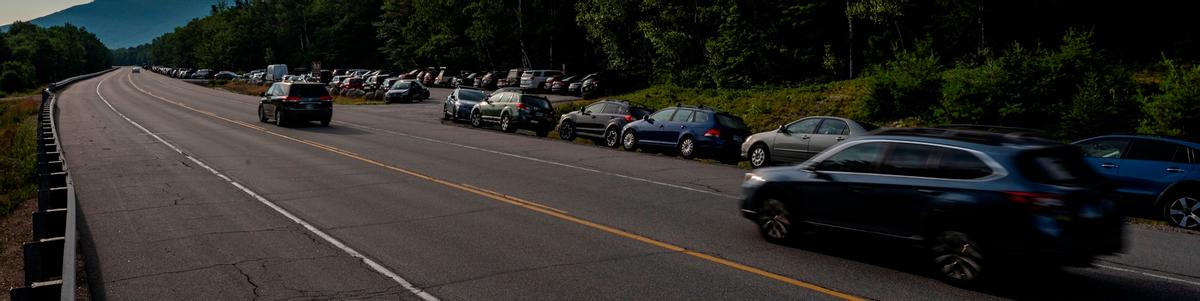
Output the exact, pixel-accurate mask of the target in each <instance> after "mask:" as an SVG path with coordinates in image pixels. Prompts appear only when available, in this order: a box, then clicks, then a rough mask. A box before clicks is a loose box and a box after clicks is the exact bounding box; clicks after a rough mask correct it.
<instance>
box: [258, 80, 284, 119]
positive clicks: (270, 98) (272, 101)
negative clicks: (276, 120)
mask: <svg viewBox="0 0 1200 301" xmlns="http://www.w3.org/2000/svg"><path fill="white" fill-rule="evenodd" d="M280 95H283V89H282V87H281V86H280V85H279V84H273V85H271V88H270V89H267V95H266V96H263V98H262V104H263V111H264V113H265V114H266V115H267V116H275V109H276V108H277V107H278V105H279V103H278V102H279V96H280Z"/></svg>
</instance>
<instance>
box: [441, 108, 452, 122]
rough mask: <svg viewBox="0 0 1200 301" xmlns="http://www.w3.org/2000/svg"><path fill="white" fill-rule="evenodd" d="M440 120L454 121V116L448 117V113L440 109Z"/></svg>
mask: <svg viewBox="0 0 1200 301" xmlns="http://www.w3.org/2000/svg"><path fill="white" fill-rule="evenodd" d="M442 120H454V116H453V115H450V111H446V110H445V109H444V108H443V109H442Z"/></svg>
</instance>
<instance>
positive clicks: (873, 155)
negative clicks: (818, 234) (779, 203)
mask: <svg viewBox="0 0 1200 301" xmlns="http://www.w3.org/2000/svg"><path fill="white" fill-rule="evenodd" d="M886 148H887V143H886V142H877V141H869V142H862V143H858V144H854V145H851V146H849V147H846V148H844V149H841V150H838V151H837V153H835V154H833V155H831V156H829V157H828V158H825V159H823V160H821V161H820V162H817V163H814V165H813V166H812V167H811V168H810V169H811V173H812V177H813V179H812V180H811V181H807V182H802V184H801V185H803V187H801V188H800V189H799V192H798V193H794V194H793V195H794V199H792V200H791V201H792V203H793V204H801V206H800V207H801V209H800V212H803V213H804V214H805V217H806V218H807V219H809V220H811V221H813V222H816V223H821V224H826V225H833V226H838V227H856V225H855V224H854V223H853V222H854V221H856V220H857V219H858V218H857V217H856V216H855V215H856V214H857V212H858V211H859V210H862V209H866V208H858V207H856V206H857V205H858V204H861V203H863V202H864V201H865V200H861V199H863V198H868V197H870V196H868V195H866V194H865V193H864V192H865V191H866V190H865V189H862V188H860V186H862V185H864V184H866V183H870V181H871V180H872V179H873V178H874V177H876V175H874V174H873V173H875V172H876V168H877V166H878V165H879V160H881V159H882V158H883V152H884V150H885V149H886Z"/></svg>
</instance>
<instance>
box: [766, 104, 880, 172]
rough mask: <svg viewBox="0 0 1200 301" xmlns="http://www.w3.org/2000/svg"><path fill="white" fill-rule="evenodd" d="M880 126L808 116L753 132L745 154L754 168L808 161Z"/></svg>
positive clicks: (834, 118) (837, 118) (835, 118)
mask: <svg viewBox="0 0 1200 301" xmlns="http://www.w3.org/2000/svg"><path fill="white" fill-rule="evenodd" d="M877 128H879V127H878V126H875V125H873V124H870V123H865V122H858V121H854V120H850V119H846V118H839V117H829V116H816V117H806V118H802V119H800V120H796V121H793V122H792V123H789V124H787V125H780V126H779V128H778V129H776V130H773V131H767V132H762V133H758V134H754V135H751V136H750V138H747V139H746V142H744V143H742V157H743V158H746V160H748V161H750V167H751V168H760V167H764V166H767V165H771V164H772V163H780V162H792V163H795V162H804V160H808V158H811V157H812V156H813V155H816V154H817V153H820V152H822V151H824V150H825V149H827V148H829V147H830V146H833V145H834V144H838V143H840V142H842V141H843V140H846V139H847V138H850V137H855V136H862V135H864V134H866V133H867V132H869V131H872V130H875V129H877Z"/></svg>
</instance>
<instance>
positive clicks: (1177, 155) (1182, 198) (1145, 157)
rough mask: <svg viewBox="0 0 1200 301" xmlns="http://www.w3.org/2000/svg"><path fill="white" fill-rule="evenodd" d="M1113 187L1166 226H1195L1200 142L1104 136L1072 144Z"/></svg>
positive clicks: (1199, 225) (1198, 223)
mask: <svg viewBox="0 0 1200 301" xmlns="http://www.w3.org/2000/svg"><path fill="white" fill-rule="evenodd" d="M1075 145H1077V146H1079V147H1081V148H1083V153H1084V156H1085V157H1087V162H1088V164H1090V165H1091V166H1092V168H1095V169H1096V170H1097V171H1099V172H1100V174H1102V175H1104V176H1105V177H1107V178H1108V179H1110V180H1111V182H1112V183H1113V184H1114V186H1115V187H1116V190H1117V192H1119V193H1120V195H1121V197H1122V201H1123V202H1122V203H1123V204H1122V205H1126V206H1127V209H1129V210H1131V211H1145V210H1147V209H1149V211H1151V212H1154V213H1155V214H1154V215H1156V216H1161V217H1162V218H1163V219H1165V220H1166V221H1167V222H1168V223H1170V224H1171V225H1172V226H1176V227H1182V228H1186V229H1192V230H1196V229H1200V172H1198V171H1196V169H1197V168H1200V142H1197V141H1189V140H1185V139H1180V138H1172V137H1157V136H1147V135H1108V136H1100V137H1094V138H1089V139H1086V140H1082V141H1078V142H1075Z"/></svg>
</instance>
